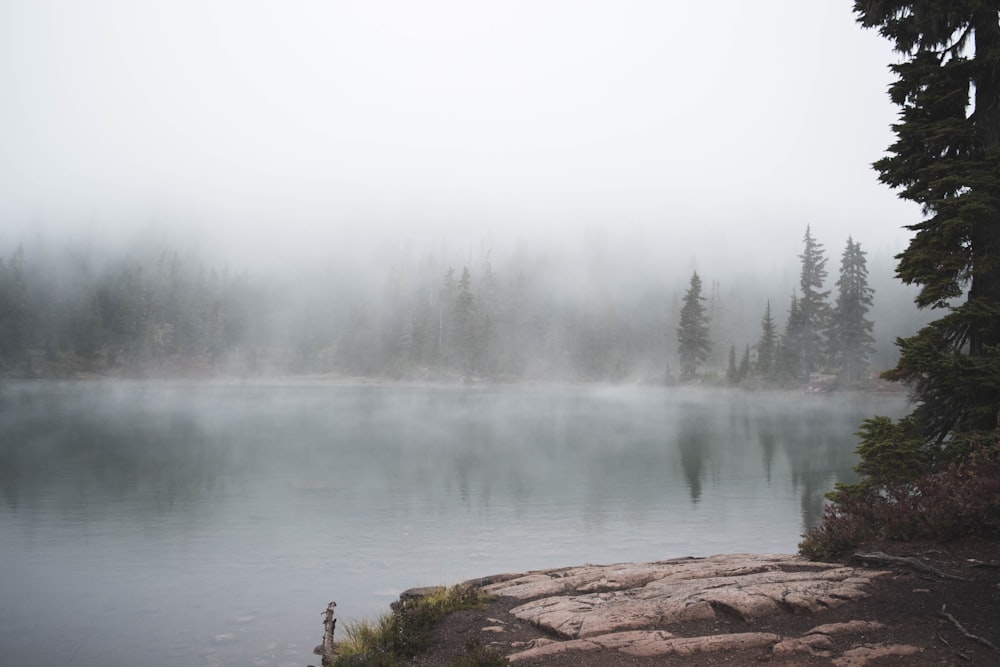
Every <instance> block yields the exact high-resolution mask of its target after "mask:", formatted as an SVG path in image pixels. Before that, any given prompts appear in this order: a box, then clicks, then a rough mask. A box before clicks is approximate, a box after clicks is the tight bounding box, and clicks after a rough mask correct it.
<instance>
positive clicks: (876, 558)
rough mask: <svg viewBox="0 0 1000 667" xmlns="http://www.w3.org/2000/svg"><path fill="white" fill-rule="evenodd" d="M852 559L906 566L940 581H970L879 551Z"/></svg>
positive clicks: (857, 554)
mask: <svg viewBox="0 0 1000 667" xmlns="http://www.w3.org/2000/svg"><path fill="white" fill-rule="evenodd" d="M854 557H855V558H857V559H858V560H861V561H865V562H873V563H887V564H892V563H894V564H897V565H906V566H908V567H912V568H913V569H914V570H917V571H919V572H926V573H927V574H932V575H934V576H935V577H940V578H941V579H956V580H958V581H972V580H971V579H966V578H965V577H959V576H956V575H954V574H948V573H947V572H942V571H941V570H939V569H937V568H936V567H934V566H933V565H928V564H927V563H925V562H924V561H922V560H920V559H919V558H915V557H913V556H905V557H904V556H890V555H889V554H886V553H882V552H881V551H874V552H872V553H870V554H862V553H856V554H854Z"/></svg>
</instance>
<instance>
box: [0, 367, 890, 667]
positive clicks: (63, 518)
mask: <svg viewBox="0 0 1000 667" xmlns="http://www.w3.org/2000/svg"><path fill="white" fill-rule="evenodd" d="M905 411H906V404H905V399H904V397H902V396H898V395H890V396H871V395H861V394H843V395H837V394H831V395H799V394H790V393H751V392H742V391H737V390H732V391H728V390H711V389H703V388H661V387H656V388H654V387H627V388H626V387H590V386H469V387H461V386H395V385H367V384H365V385H359V384H340V383H325V382H310V381H301V382H294V381H283V382H273V383H248V384H239V383H165V382H140V381H134V382H133V381H128V382H110V381H87V382H9V381H8V382H2V383H0V662H2V663H3V665H5V666H6V667H22V666H24V667H27V666H31V667H34V666H35V665H55V664H71V665H74V667H90V666H95V667H96V666H101V667H108V666H113V665H123V666H124V665H128V666H130V667H131V666H134V665H144V666H154V667H156V666H181V665H183V666H188V665H195V666H198V665H203V666H205V667H208V666H211V665H240V666H246V665H274V666H288V667H291V666H293V665H294V666H295V667H303V666H304V665H307V664H310V663H312V664H319V658H318V657H316V656H313V655H312V649H313V647H314V646H316V645H317V644H319V643H320V640H321V638H322V632H323V628H322V624H321V620H322V617H321V612H322V611H323V610H324V609H325V608H326V605H327V603H328V602H329V601H331V600H335V601H336V602H337V604H338V607H337V615H338V618H339V619H340V627H342V626H343V624H344V623H345V622H346V621H349V620H351V619H359V618H363V617H373V616H375V615H377V614H379V613H382V612H384V611H387V610H388V606H389V603H390V602H392V601H393V600H394V599H395V598H396V596H397V595H398V594H399V593H400V592H401V591H402V590H404V589H406V588H410V587H413V586H424V585H435V584H443V583H457V582H459V581H461V580H464V579H469V578H473V577H478V576H484V575H488V574H496V573H500V572H510V571H523V570H528V569H538V568H547V567H559V566H568V565H578V564H582V563H610V562H621V561H647V560H661V559H665V558H672V557H678V556H688V555H695V556H697V555H709V554H713V553H721V552H736V551H752V552H793V551H795V549H796V545H797V543H798V541H799V539H800V535H801V534H802V532H803V531H804V530H805V529H806V527H808V526H811V525H813V524H814V523H815V522H816V521H817V520H818V518H819V516H820V514H821V512H822V506H823V494H824V492H826V491H828V490H829V489H830V488H832V486H833V484H834V482H836V481H838V480H849V479H853V475H852V473H851V467H852V466H853V465H854V463H855V462H856V456H855V455H854V453H853V450H854V448H855V446H856V439H855V437H854V435H853V433H854V432H855V431H857V429H858V425H859V423H860V421H861V419H862V418H864V417H867V416H871V415H873V414H885V415H890V416H900V415H901V414H903V413H904V412H905ZM338 636H339V635H338Z"/></svg>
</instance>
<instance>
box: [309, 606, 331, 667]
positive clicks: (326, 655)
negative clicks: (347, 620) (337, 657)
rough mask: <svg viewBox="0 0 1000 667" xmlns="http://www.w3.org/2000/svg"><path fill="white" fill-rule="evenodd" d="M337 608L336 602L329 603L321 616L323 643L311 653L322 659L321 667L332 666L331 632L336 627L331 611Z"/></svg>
mask: <svg viewBox="0 0 1000 667" xmlns="http://www.w3.org/2000/svg"><path fill="white" fill-rule="evenodd" d="M336 606H337V603H336V602H331V603H330V604H328V605H327V606H326V611H324V612H323V613H322V614H320V615H321V616H323V643H322V644H320V645H319V646H317V647H316V648H314V649H313V653H315V654H316V655H318V656H322V658H323V663H322V664H323V667H327V666H328V665H332V664H333V654H334V645H333V631H334V629H335V628H336V627H337V619H336V618H334V616H333V610H334V608H335V607H336Z"/></svg>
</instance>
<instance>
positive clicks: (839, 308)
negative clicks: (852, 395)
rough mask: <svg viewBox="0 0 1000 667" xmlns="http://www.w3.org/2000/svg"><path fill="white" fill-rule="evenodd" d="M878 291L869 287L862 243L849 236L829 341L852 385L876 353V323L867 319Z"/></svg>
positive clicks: (835, 362) (841, 261) (835, 363)
mask: <svg viewBox="0 0 1000 667" xmlns="http://www.w3.org/2000/svg"><path fill="white" fill-rule="evenodd" d="M874 293H875V290H873V289H872V288H870V287H868V268H867V264H866V262H865V252H864V251H862V250H861V244H860V243H854V241H853V239H851V238H850V237H848V239H847V247H846V248H845V249H844V253H843V254H842V255H841V260H840V278H839V279H838V280H837V303H836V305H835V306H834V309H833V313H832V316H831V318H830V330H829V333H828V334H827V338H828V340H829V342H830V356H831V361H832V362H833V364H834V365H835V366H837V367H838V368H839V369H840V375H841V377H842V378H843V379H844V380H845V381H846V382H847V383H848V384H852V383H855V382H857V381H858V380H860V379H861V378H862V376H863V375H864V371H865V369H866V368H867V366H868V357H869V356H871V353H872V352H873V351H874V349H875V348H874V347H873V346H872V343H874V342H875V338H874V337H873V336H872V326H873V325H872V322H871V320H868V319H866V318H865V315H867V313H868V311H869V309H870V308H871V307H872V295H873V294H874Z"/></svg>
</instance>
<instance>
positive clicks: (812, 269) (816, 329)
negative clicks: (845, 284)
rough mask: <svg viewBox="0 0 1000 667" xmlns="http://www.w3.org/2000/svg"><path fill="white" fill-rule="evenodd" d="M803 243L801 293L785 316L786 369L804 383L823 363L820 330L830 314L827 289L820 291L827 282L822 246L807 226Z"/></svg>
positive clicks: (824, 326)
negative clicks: (786, 324) (786, 326)
mask: <svg viewBox="0 0 1000 667" xmlns="http://www.w3.org/2000/svg"><path fill="white" fill-rule="evenodd" d="M803 245H804V247H803V250H802V254H801V255H799V259H800V260H801V262H802V269H801V272H800V274H799V290H800V294H799V296H798V298H796V299H795V300H794V301H793V307H792V308H793V309H792V310H791V311H790V313H789V316H788V322H789V326H788V329H787V330H786V343H785V349H786V351H787V354H788V355H789V357H788V370H789V372H790V373H791V374H792V376H793V377H795V378H797V379H799V380H801V381H803V382H805V381H807V380H808V379H809V375H810V373H813V372H815V371H817V370H818V369H819V368H820V367H821V366H822V365H823V361H824V359H823V357H824V354H823V350H824V347H825V344H824V338H823V332H824V331H826V329H827V320H828V318H829V314H830V306H829V304H827V302H826V298H827V297H828V296H829V294H830V292H829V291H824V290H823V285H824V284H825V283H826V257H824V256H823V245H822V244H821V243H818V242H817V241H816V240H815V239H814V238H813V237H812V233H811V230H810V228H809V227H806V234H805V237H804V238H803Z"/></svg>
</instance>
